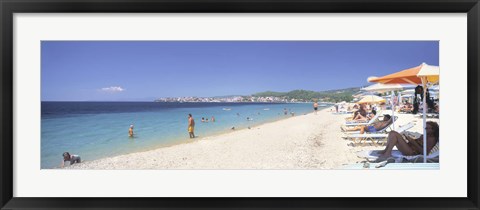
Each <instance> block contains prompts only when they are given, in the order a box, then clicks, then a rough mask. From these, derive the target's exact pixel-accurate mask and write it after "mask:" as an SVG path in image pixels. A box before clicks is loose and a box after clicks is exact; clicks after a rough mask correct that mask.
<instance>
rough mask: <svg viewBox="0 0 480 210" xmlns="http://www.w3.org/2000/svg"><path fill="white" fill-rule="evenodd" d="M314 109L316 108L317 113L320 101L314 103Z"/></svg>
mask: <svg viewBox="0 0 480 210" xmlns="http://www.w3.org/2000/svg"><path fill="white" fill-rule="evenodd" d="M313 110H315V114H317V110H318V102H317V101H315V102H314V103H313Z"/></svg>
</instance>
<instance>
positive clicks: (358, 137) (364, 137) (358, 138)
mask: <svg viewBox="0 0 480 210" xmlns="http://www.w3.org/2000/svg"><path fill="white" fill-rule="evenodd" d="M413 126H415V124H414V123H412V122H410V123H408V124H405V125H403V126H400V127H397V128H395V131H396V132H398V133H402V132H404V131H406V130H408V129H410V128H413ZM344 138H346V139H349V140H352V141H353V143H354V144H360V143H361V144H362V146H365V144H366V143H367V142H368V141H370V142H371V143H372V144H373V145H375V146H379V144H380V145H384V143H385V142H386V141H387V138H388V133H364V134H349V135H347V136H345V137H344Z"/></svg>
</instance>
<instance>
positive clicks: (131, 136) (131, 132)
mask: <svg viewBox="0 0 480 210" xmlns="http://www.w3.org/2000/svg"><path fill="white" fill-rule="evenodd" d="M128 137H130V138H133V125H130V128H129V129H128Z"/></svg>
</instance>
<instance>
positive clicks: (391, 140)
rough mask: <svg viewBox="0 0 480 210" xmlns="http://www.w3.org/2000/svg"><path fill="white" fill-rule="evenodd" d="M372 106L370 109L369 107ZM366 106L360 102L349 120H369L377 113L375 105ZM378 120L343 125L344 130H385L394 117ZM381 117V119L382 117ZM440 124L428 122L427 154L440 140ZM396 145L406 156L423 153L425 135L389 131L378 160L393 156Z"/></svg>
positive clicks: (368, 131) (362, 131) (366, 131)
mask: <svg viewBox="0 0 480 210" xmlns="http://www.w3.org/2000/svg"><path fill="white" fill-rule="evenodd" d="M369 108H370V109H369ZM369 108H366V106H364V105H362V104H360V105H359V106H358V110H356V111H354V112H353V115H352V117H350V118H347V119H346V120H347V122H348V121H349V120H350V122H353V123H355V122H367V121H368V120H370V119H372V118H373V117H375V115H376V114H377V112H376V110H375V109H374V108H373V107H369ZM377 118H378V119H377V120H376V121H375V122H373V123H371V124H368V125H367V124H366V123H364V124H362V125H358V126H353V127H346V126H341V130H342V131H343V132H351V131H359V132H360V134H364V133H377V132H379V131H383V130H385V129H386V128H387V127H389V126H390V125H391V124H392V123H393V121H394V119H393V118H392V117H391V116H390V115H388V114H385V115H383V117H378V116H377ZM380 118H381V119H380ZM439 130H440V129H439V125H438V123H436V122H434V121H427V122H426V135H427V137H426V143H427V145H426V149H427V154H430V152H431V150H432V148H434V147H435V146H436V145H437V144H438V142H439ZM394 147H396V148H397V149H398V151H400V152H401V153H402V154H403V155H404V156H413V155H423V154H424V152H423V147H424V145H423V135H419V136H418V137H413V136H409V135H408V132H401V133H400V132H397V131H395V130H392V131H390V132H388V136H387V142H386V144H385V148H384V149H383V150H381V151H380V152H379V153H378V154H380V155H379V156H378V158H377V160H376V162H380V161H385V160H387V159H389V158H391V156H392V150H393V148H394Z"/></svg>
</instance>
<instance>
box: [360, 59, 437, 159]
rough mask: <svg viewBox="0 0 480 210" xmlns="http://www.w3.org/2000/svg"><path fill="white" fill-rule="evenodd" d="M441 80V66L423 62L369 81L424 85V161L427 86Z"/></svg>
mask: <svg viewBox="0 0 480 210" xmlns="http://www.w3.org/2000/svg"><path fill="white" fill-rule="evenodd" d="M439 80H440V68H439V67H438V66H431V65H428V64H426V63H422V64H420V65H419V66H416V67H413V68H409V69H405V70H402V71H399V72H396V73H393V74H389V75H386V76H383V77H370V78H369V79H368V81H369V82H378V83H382V84H412V85H419V84H421V85H422V86H423V162H424V163H426V162H427V131H426V127H427V126H426V124H427V119H426V115H427V114H426V109H427V107H426V106H427V101H426V99H427V97H426V95H427V87H428V86H431V85H433V84H437V83H438V82H439Z"/></svg>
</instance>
